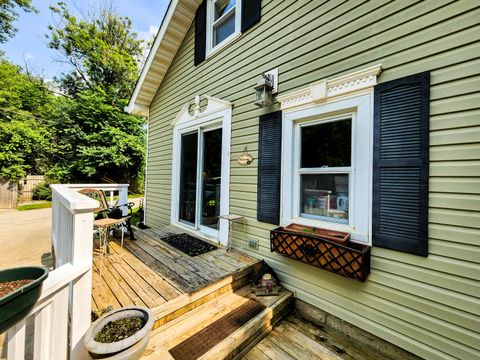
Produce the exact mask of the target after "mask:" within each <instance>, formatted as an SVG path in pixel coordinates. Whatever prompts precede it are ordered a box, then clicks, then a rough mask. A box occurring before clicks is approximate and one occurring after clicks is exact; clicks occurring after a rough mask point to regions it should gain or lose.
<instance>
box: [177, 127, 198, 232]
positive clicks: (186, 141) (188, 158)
mask: <svg viewBox="0 0 480 360" xmlns="http://www.w3.org/2000/svg"><path fill="white" fill-rule="evenodd" d="M197 151H198V134H197V133H196V132H195V133H193V134H186V135H182V140H181V156H180V159H181V160H180V204H179V207H180V209H179V219H180V221H184V222H187V223H190V224H191V225H195V215H196V206H197V201H196V198H197Z"/></svg>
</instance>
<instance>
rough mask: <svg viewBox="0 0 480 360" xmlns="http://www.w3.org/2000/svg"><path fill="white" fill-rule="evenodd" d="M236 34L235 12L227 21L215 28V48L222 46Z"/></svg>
mask: <svg viewBox="0 0 480 360" xmlns="http://www.w3.org/2000/svg"><path fill="white" fill-rule="evenodd" d="M234 32H235V12H233V13H232V14H231V15H229V16H228V18H227V19H226V20H225V21H221V23H220V24H216V25H215V26H214V28H213V46H216V45H218V44H220V43H221V42H222V41H223V40H225V39H226V38H228V37H229V36H230V35H232V34H233V33H234Z"/></svg>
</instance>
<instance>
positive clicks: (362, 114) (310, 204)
mask: <svg viewBox="0 0 480 360" xmlns="http://www.w3.org/2000/svg"><path fill="white" fill-rule="evenodd" d="M372 110H373V107H372V93H371V91H366V92H364V93H361V94H354V95H352V96H351V97H345V98H343V99H334V100H331V101H326V102H324V103H323V104H315V103H314V104H312V106H310V107H299V108H298V109H296V108H291V109H288V110H287V111H285V112H284V115H283V125H282V168H281V169H282V170H281V171H282V177H281V205H280V208H281V220H280V221H281V224H282V225H288V224H290V223H298V224H303V225H309V226H315V227H320V228H324V229H331V230H339V231H347V232H349V233H351V234H352V238H353V239H354V240H356V241H361V242H367V243H368V242H370V241H371V230H370V228H371V203H372V200H371V187H372V162H371V158H372V124H373V111H372Z"/></svg>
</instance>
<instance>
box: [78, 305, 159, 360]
mask: <svg viewBox="0 0 480 360" xmlns="http://www.w3.org/2000/svg"><path fill="white" fill-rule="evenodd" d="M133 316H138V317H141V318H143V319H144V320H145V325H144V326H143V328H141V329H140V330H139V331H137V332H136V333H135V334H133V335H132V336H130V337H128V338H126V339H123V340H121V341H116V342H112V343H100V342H97V341H95V336H96V335H97V334H98V333H99V332H100V330H102V329H103V327H104V326H105V325H106V324H107V323H109V322H110V321H115V320H119V319H123V318H127V317H133ZM153 323H154V316H153V313H152V312H151V311H150V309H147V308H145V307H140V306H132V307H124V308H121V309H118V310H113V311H111V312H109V313H107V314H105V315H103V316H102V317H100V318H99V319H97V321H95V322H94V323H93V324H92V325H91V326H90V328H89V329H88V331H87V333H86V334H85V337H84V339H83V342H84V344H85V347H86V348H87V350H88V352H89V353H90V355H91V356H92V358H94V359H109V360H127V359H128V360H136V359H140V357H141V356H142V354H143V352H144V351H145V348H146V347H147V344H148V341H149V340H150V333H151V331H152V326H153Z"/></svg>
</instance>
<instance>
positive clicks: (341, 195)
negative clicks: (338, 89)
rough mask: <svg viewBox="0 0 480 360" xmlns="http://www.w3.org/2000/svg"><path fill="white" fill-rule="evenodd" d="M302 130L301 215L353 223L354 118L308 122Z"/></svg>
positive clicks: (298, 152) (299, 144)
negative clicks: (351, 191) (350, 214)
mask: <svg viewBox="0 0 480 360" xmlns="http://www.w3.org/2000/svg"><path fill="white" fill-rule="evenodd" d="M298 132H299V134H298V140H299V141H298V148H297V149H296V150H297V151H296V154H297V156H298V157H299V162H298V163H299V167H298V169H297V176H298V183H299V189H298V191H299V194H298V198H297V200H298V201H299V209H298V211H299V215H300V217H303V218H307V219H315V220H323V221H331V222H335V223H340V224H349V219H350V216H349V211H350V196H349V194H350V184H351V180H350V177H351V173H352V156H351V152H352V119H351V118H349V117H340V118H329V119H326V120H322V121H314V122H307V123H305V124H299V126H298Z"/></svg>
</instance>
